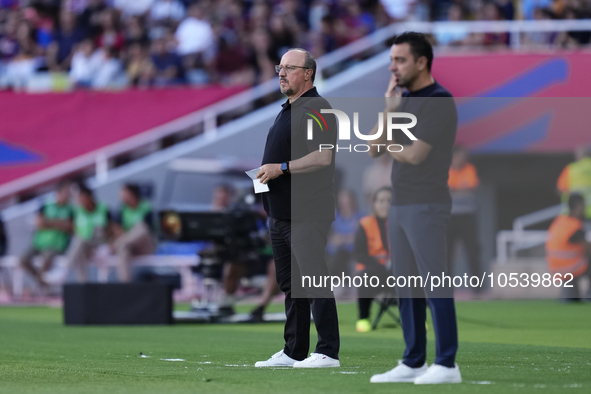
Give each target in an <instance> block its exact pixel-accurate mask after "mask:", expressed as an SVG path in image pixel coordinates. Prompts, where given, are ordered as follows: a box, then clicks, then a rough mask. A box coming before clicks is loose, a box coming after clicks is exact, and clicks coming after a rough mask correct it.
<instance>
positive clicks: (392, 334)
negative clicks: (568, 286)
mask: <svg viewBox="0 0 591 394" xmlns="http://www.w3.org/2000/svg"><path fill="white" fill-rule="evenodd" d="M242 308H243V310H247V309H248V307H247V306H244V307H242ZM281 308H282V306H281V305H273V306H272V308H271V309H272V310H275V311H277V310H281ZM457 311H458V312H457V313H458V324H459V336H460V349H459V353H458V357H457V362H458V364H459V366H460V369H461V372H462V377H463V380H464V383H462V384H459V385H438V386H414V385H413V384H411V383H408V384H370V383H369V378H370V376H371V375H372V374H375V373H381V372H385V371H386V370H388V369H390V368H392V367H393V366H394V365H395V364H396V360H397V359H398V358H400V356H401V354H402V351H403V341H402V333H401V330H400V328H393V327H392V326H391V323H392V321H391V320H390V318H389V317H388V316H385V317H384V318H383V319H382V322H381V325H380V327H379V329H378V330H376V331H373V332H370V333H366V334H358V333H357V332H355V329H354V325H355V319H356V306H355V305H354V304H341V305H339V315H340V316H339V317H340V329H341V338H342V339H341V365H342V367H341V368H337V369H319V370H301V369H259V368H254V367H253V364H254V362H255V361H257V360H264V359H267V358H268V357H269V356H270V355H271V354H273V353H275V352H276V351H278V350H280V349H281V348H282V345H283V342H282V329H283V327H282V325H281V324H258V325H249V324H243V325H175V326H168V327H65V326H63V325H62V316H61V310H59V309H52V308H41V307H29V308H25V307H4V308H0V393H108V394H115V393H142V394H146V393H167V394H168V393H171V394H172V393H277V394H284V393H322V394H325V393H367V392H372V393H438V394H439V393H454V394H459V393H550V392H552V393H558V392H560V393H563V392H564V393H589V392H591V305H590V304H574V305H564V304H559V303H557V302H555V301H488V302H487V301H480V302H458V303H457ZM374 313H375V306H374ZM428 324H429V327H430V326H431V323H430V322H429V323H428ZM312 337H315V331H314V329H313V328H312ZM314 339H315V338H313V340H312V344H314V343H315V340H314ZM311 350H313V349H311ZM140 352H142V353H143V354H144V355H146V356H149V358H142V357H140V356H139V354H140ZM433 355H434V340H433V333H432V330H430V331H429V358H428V361H429V362H431V361H432V360H433ZM163 359H184V360H185V361H165V360H163Z"/></svg>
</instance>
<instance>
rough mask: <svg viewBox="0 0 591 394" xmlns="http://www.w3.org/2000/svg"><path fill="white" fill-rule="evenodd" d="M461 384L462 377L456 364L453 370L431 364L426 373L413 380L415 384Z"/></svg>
mask: <svg viewBox="0 0 591 394" xmlns="http://www.w3.org/2000/svg"><path fill="white" fill-rule="evenodd" d="M441 383H462V375H461V374H460V368H459V367H458V364H455V366H454V367H453V368H449V367H444V366H443V365H439V364H433V365H431V366H430V367H429V369H428V370H427V372H425V373H424V374H423V375H421V376H419V377H418V378H416V379H415V384H441Z"/></svg>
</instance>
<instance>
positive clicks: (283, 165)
mask: <svg viewBox="0 0 591 394" xmlns="http://www.w3.org/2000/svg"><path fill="white" fill-rule="evenodd" d="M281 171H283V175H287V174H289V162H288V161H287V162H286V161H284V162H283V163H281Z"/></svg>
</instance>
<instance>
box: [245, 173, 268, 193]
mask: <svg viewBox="0 0 591 394" xmlns="http://www.w3.org/2000/svg"><path fill="white" fill-rule="evenodd" d="M260 170H261V167H258V168H254V169H252V170H249V171H246V175H248V176H249V177H250V179H252V183H253V185H254V192H255V193H265V192H268V191H269V186H268V185H265V184H264V183H261V180H260V179H257V174H258V173H259V171H260Z"/></svg>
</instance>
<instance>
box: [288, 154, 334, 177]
mask: <svg viewBox="0 0 591 394" xmlns="http://www.w3.org/2000/svg"><path fill="white" fill-rule="evenodd" d="M330 163H332V151H331V150H322V151H314V152H311V153H308V154H307V155H306V156H304V157H301V158H299V159H297V160H292V161H290V162H289V172H290V173H291V174H303V173H306V172H314V171H318V170H321V169H323V168H324V167H327V166H329V165H330Z"/></svg>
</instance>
